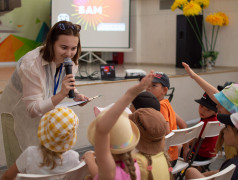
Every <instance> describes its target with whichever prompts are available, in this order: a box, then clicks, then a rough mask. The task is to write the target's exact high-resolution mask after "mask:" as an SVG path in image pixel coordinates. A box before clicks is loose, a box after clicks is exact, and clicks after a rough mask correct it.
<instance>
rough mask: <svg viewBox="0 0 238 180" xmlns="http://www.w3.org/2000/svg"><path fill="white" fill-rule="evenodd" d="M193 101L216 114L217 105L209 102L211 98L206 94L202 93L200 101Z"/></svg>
mask: <svg viewBox="0 0 238 180" xmlns="http://www.w3.org/2000/svg"><path fill="white" fill-rule="evenodd" d="M195 101H196V102H197V103H199V104H201V105H203V106H205V107H206V108H208V109H211V110H213V111H215V112H217V108H216V105H217V104H216V103H214V102H213V101H212V100H211V98H210V97H209V96H208V95H207V93H204V94H203V96H202V98H201V99H196V100H195Z"/></svg>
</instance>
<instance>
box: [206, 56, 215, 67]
mask: <svg viewBox="0 0 238 180" xmlns="http://www.w3.org/2000/svg"><path fill="white" fill-rule="evenodd" d="M205 65H206V69H209V70H211V69H213V68H214V67H215V61H213V60H212V57H207V58H206V59H205Z"/></svg>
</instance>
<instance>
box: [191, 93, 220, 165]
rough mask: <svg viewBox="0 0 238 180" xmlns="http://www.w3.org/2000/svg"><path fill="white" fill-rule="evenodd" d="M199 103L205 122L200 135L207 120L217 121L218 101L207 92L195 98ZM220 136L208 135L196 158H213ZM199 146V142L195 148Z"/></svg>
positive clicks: (200, 113) (201, 115)
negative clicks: (214, 100)
mask: <svg viewBox="0 0 238 180" xmlns="http://www.w3.org/2000/svg"><path fill="white" fill-rule="evenodd" d="M195 101H196V102H197V103H199V110H198V111H199V116H200V118H201V121H203V122H204V125H203V128H202V131H201V133H200V136H201V135H202V133H203V131H204V129H205V127H206V124H207V122H210V121H217V108H216V103H214V102H213V101H212V100H211V99H210V98H209V96H208V95H207V93H204V94H203V97H202V98H201V99H197V100H195ZM217 138H218V137H207V138H205V139H204V140H203V142H202V144H201V146H200V149H199V151H198V154H197V156H196V158H195V161H205V160H208V159H211V158H212V157H214V156H216V155H215V146H216V142H217ZM196 148H197V144H196V145H195V150H196Z"/></svg>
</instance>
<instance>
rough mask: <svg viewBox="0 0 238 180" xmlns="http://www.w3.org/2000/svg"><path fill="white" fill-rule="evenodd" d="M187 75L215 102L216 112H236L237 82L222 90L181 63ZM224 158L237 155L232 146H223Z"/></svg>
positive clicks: (237, 110)
mask: <svg viewBox="0 0 238 180" xmlns="http://www.w3.org/2000/svg"><path fill="white" fill-rule="evenodd" d="M182 65H183V66H184V68H185V70H186V71H187V73H188V75H189V76H190V77H191V78H192V79H194V80H195V81H196V82H197V84H198V85H199V86H200V87H201V88H202V89H203V90H204V91H205V92H206V93H207V94H208V96H209V97H210V98H211V99H212V100H213V102H215V103H216V104H217V111H218V114H219V113H220V114H229V115H230V114H232V113H235V112H238V103H237V102H238V84H235V83H232V84H230V85H228V86H226V87H225V88H224V89H223V90H222V91H220V92H219V91H218V90H217V88H216V87H214V86H212V85H211V84H209V83H208V82H207V81H206V80H204V79H203V78H202V77H200V76H199V75H198V74H196V73H195V72H194V71H193V70H192V69H191V68H190V67H189V65H188V64H186V63H184V62H183V63H182ZM224 149H225V153H226V158H227V159H230V158H232V157H234V156H236V155H237V152H236V149H235V148H233V147H229V146H226V145H225V147H224Z"/></svg>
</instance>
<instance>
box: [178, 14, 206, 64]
mask: <svg viewBox="0 0 238 180" xmlns="http://www.w3.org/2000/svg"><path fill="white" fill-rule="evenodd" d="M188 18H189V20H190V22H191V23H192V24H193V27H194V28H195V29H197V28H196V26H198V28H199V31H200V33H201V34H202V21H203V16H202V15H198V16H194V17H193V16H190V17H188ZM194 18H196V22H197V25H196V23H195V20H194ZM201 59H202V47H201V45H200V44H199V41H198V39H197V37H196V34H195V33H194V31H193V29H192V27H191V25H190V23H189V21H188V20H187V18H186V17H185V16H184V15H177V31H176V67H183V66H182V62H186V63H187V64H188V65H189V66H190V67H192V68H201V64H200V61H201Z"/></svg>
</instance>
